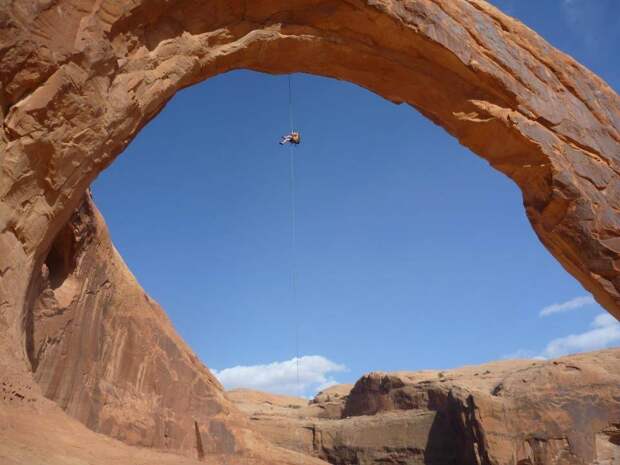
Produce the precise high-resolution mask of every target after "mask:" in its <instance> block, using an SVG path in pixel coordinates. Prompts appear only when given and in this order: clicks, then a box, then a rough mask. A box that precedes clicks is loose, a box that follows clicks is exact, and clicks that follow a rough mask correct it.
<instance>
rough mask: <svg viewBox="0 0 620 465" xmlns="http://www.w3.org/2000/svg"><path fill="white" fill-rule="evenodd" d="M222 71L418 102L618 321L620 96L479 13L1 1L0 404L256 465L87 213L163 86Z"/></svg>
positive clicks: (390, 2)
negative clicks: (2, 393) (92, 195)
mask: <svg viewBox="0 0 620 465" xmlns="http://www.w3.org/2000/svg"><path fill="white" fill-rule="evenodd" d="M237 68H249V69H255V70H260V71H267V72H271V73H285V72H292V71H305V72H309V73H314V74H319V75H324V76H331V77H334V78H338V79H343V80H347V81H350V82H353V83H356V84H359V85H361V86H364V87H366V88H368V89H370V90H372V91H374V92H376V93H378V94H379V95H382V96H383V97H385V98H387V99H389V100H391V101H394V102H396V103H406V104H409V105H412V106H414V107H415V108H417V109H418V110H420V111H421V112H422V113H423V114H424V115H426V116H427V117H429V118H430V119H432V120H433V121H434V122H436V123H437V124H440V125H441V126H443V127H444V128H445V129H446V131H448V132H449V133H450V134H452V135H453V136H454V137H457V138H458V139H459V141H461V143H463V144H464V145H466V146H468V147H469V148H471V149H472V150H473V151H474V152H476V153H477V154H479V155H480V156H482V157H484V158H486V159H487V160H488V161H489V163H490V164H491V165H492V166H493V167H495V168H496V169H498V170H500V171H502V172H503V173H505V174H506V175H507V176H509V177H511V178H512V179H513V180H514V181H515V182H516V183H517V184H518V186H519V187H520V188H521V190H522V191H523V198H524V204H525V208H526V211H527V214H528V217H529V218H530V220H531V223H532V225H533V227H534V229H535V230H536V232H537V234H538V236H539V237H540V239H541V241H542V242H543V243H544V244H545V246H546V247H547V248H548V249H549V250H550V251H551V253H553V254H554V255H555V256H556V257H557V258H558V260H559V261H560V262H561V263H562V264H563V265H564V267H565V268H566V269H567V270H568V271H569V272H570V273H572V274H573V275H574V276H575V277H576V278H577V279H579V280H580V281H581V282H582V283H583V284H584V286H585V287H586V288H588V289H589V290H590V291H591V292H593V294H594V295H595V297H596V298H597V300H598V301H599V302H601V303H602V304H603V305H604V306H605V307H606V308H607V309H608V310H609V311H610V312H611V313H612V314H614V315H615V316H616V317H618V316H620V293H619V289H620V278H619V276H620V273H619V272H620V260H619V258H618V257H619V252H620V243H619V241H620V238H619V237H618V224H619V215H620V195H619V194H620V182H619V177H618V173H619V172H620V168H619V162H620V135H619V134H620V99H619V98H618V96H617V95H616V94H615V93H614V92H613V91H612V90H611V89H610V88H609V87H608V86H607V85H606V84H605V83H604V82H603V81H601V80H600V79H599V78H597V77H596V76H595V75H593V74H592V73H591V72H589V71H588V70H586V69H585V68H583V67H582V66H580V65H579V64H578V63H576V62H575V61H574V60H572V59H571V58H569V57H567V56H566V55H564V54H562V53H560V52H558V51H557V50H555V49H553V48H552V47H551V46H550V45H549V44H547V43H546V42H545V41H544V40H542V39H541V38H540V37H539V36H537V35H536V34H535V33H534V32H532V31H531V30H529V29H527V28H526V27H525V26H523V25H521V24H520V23H518V22H516V21H514V20H513V19H511V18H509V17H506V16H504V15H503V14H501V13H500V12H499V11H497V10H496V9H495V8H493V7H491V6H490V5H488V4H487V3H485V2H483V1H481V0H450V1H447V0H441V1H440V0H412V1H396V0H377V1H369V2H364V1H358V0H346V1H335V0H333V1H330V0H299V1H296V2H289V1H283V0H275V1H252V2H235V1H232V2H231V1H224V0H215V1H210V2H204V1H201V0H172V1H163V0H135V1H131V2H128V1H125V0H102V1H94V0H34V1H33V0H10V1H8V2H4V4H3V5H2V7H0V117H1V118H2V120H3V124H2V126H0V151H1V153H2V156H1V157H0V354H1V356H0V373H1V376H2V382H3V383H5V384H6V385H7V386H11V388H10V392H11V394H10V396H9V398H4V399H2V400H1V401H0V406H4V404H5V403H7V405H9V404H10V405H13V403H15V402H17V403H18V404H19V405H21V403H20V402H22V401H23V402H29V403H30V404H38V403H41V404H42V405H45V406H46V407H45V409H48V408H52V407H50V406H49V404H48V403H46V401H45V400H44V398H43V397H42V395H43V394H44V395H46V396H48V397H49V398H51V399H54V400H55V401H56V402H58V403H59V405H61V406H62V407H63V408H65V410H66V411H67V412H69V413H71V414H72V415H74V416H75V417H76V418H79V419H80V420H81V421H82V422H84V423H85V424H87V425H89V426H90V427H91V428H93V429H95V430H96V431H101V432H105V433H107V434H110V435H112V436H114V437H117V438H121V439H123V440H124V441H126V442H128V443H131V444H143V445H144V444H147V445H153V446H156V447H164V448H170V449H175V450H179V451H182V452H184V453H190V452H191V453H194V452H195V447H196V445H195V444H194V443H193V441H192V439H191V438H192V437H194V438H196V437H197V436H198V437H201V436H202V435H203V434H204V435H206V436H205V438H204V441H202V442H203V447H204V448H205V453H206V454H207V456H208V455H209V454H210V453H211V452H214V453H219V452H226V453H230V452H233V453H234V454H245V457H246V458H247V457H249V456H251V455H252V454H255V453H256V454H259V452H255V451H258V450H259V448H256V449H255V447H258V446H257V445H256V444H258V442H260V441H256V440H254V439H251V438H252V437H253V436H252V435H251V434H250V433H249V432H248V431H247V430H246V429H245V426H243V421H244V420H243V419H242V418H241V417H240V416H239V414H238V412H237V411H236V409H234V407H233V406H231V405H230V404H229V403H228V402H227V401H226V400H225V399H223V398H222V396H221V389H220V387H219V385H217V383H216V382H215V381H214V380H213V378H212V377H211V376H210V374H209V373H208V371H207V370H206V369H205V368H204V367H203V366H202V365H201V364H200V363H199V362H198V361H197V360H195V358H194V357H193V356H192V355H191V352H190V351H189V350H187V348H186V346H185V345H184V344H183V342H182V341H181V340H180V339H179V338H178V336H176V334H175V333H174V331H173V329H172V328H171V327H170V324H169V322H168V321H167V319H166V318H165V316H164V315H163V313H162V312H161V309H159V307H158V306H157V305H156V304H155V303H154V302H152V301H150V299H149V298H148V297H145V296H144V293H143V292H142V291H141V290H140V288H139V286H138V285H137V283H135V280H134V279H133V277H132V276H131V275H130V273H129V272H127V270H126V269H125V268H124V265H121V264H122V261H121V260H120V258H119V257H118V256H117V255H116V254H115V252H113V248H112V247H111V245H110V244H109V242H108V240H107V239H106V238H105V237H104V236H105V234H104V235H101V234H99V235H98V233H97V231H98V229H97V228H98V226H97V225H98V224H99V225H101V224H102V223H101V222H100V221H99V220H98V219H97V218H98V216H97V214H96V211H95V209H94V206H93V205H92V204H90V203H88V202H87V203H86V204H83V203H82V202H83V201H84V200H83V199H84V195H85V192H86V190H87V188H88V186H89V184H90V183H91V182H92V181H93V180H94V179H95V177H96V176H97V174H98V173H99V172H101V171H102V170H103V169H105V167H106V166H108V165H109V164H110V163H111V162H112V161H113V160H114V158H115V157H116V156H117V155H118V154H119V153H121V152H122V150H123V149H124V147H125V146H126V145H127V144H128V143H129V142H130V141H131V139H132V138H133V137H134V136H135V135H136V134H137V132H138V131H139V130H140V128H142V127H143V126H144V125H145V124H147V123H148V121H149V120H150V119H151V118H153V117H154V116H155V115H156V114H157V112H158V111H159V110H160V109H161V108H162V107H163V106H164V105H165V104H166V102H167V101H168V100H169V99H170V98H171V97H172V96H173V95H174V94H175V92H177V91H178V90H179V89H181V88H183V87H185V86H189V85H191V84H193V83H196V82H199V81H201V80H204V79H207V78H209V77H211V76H214V75H216V74H218V73H223V72H226V71H228V70H232V69H237ZM68 223H69V224H68ZM98 248H99V250H97V249H98ZM105 251H107V252H105ZM87 264H89V265H88V266H87ZM61 360H67V361H69V362H70V363H69V362H68V363H65V362H62V361H61ZM35 379H36V381H35ZM188 379H191V380H192V382H191V384H188V385H186V384H184V380H188ZM166 380H168V381H169V382H170V383H171V384H172V385H173V386H175V387H177V388H179V389H182V392H183V393H184V395H186V398H184V399H180V398H178V397H176V396H175V395H174V392H173V391H172V389H170V388H169V386H168V385H167V384H166V385H164V383H166V382H167V381H166ZM37 381H38V382H37ZM39 383H40V384H39ZM181 385H183V387H181ZM20 396H21V397H20ZM121 404H122V405H127V408H128V412H129V413H128V416H127V418H125V417H124V416H123V415H121V414H119V413H118V412H116V411H115V406H118V405H121ZM198 407H200V408H198ZM32 408H34V407H32ZM41 408H43V407H41ZM195 408H196V409H197V410H196V411H194V409H195ZM52 410H53V408H52ZM188 412H191V414H192V416H195V417H198V418H197V420H192V419H190V418H188V416H187V413H188ZM50 415H52V414H51V413H50ZM53 415H56V413H53ZM58 427H59V428H61V427H62V425H60V424H59V426H58ZM196 431H198V435H197V434H196ZM207 439H209V440H207ZM194 442H196V441H194ZM273 454H274V455H273V456H274V457H275V456H276V455H277V454H279V452H273ZM207 458H208V457H207ZM282 460H287V459H286V458H283V459H282Z"/></svg>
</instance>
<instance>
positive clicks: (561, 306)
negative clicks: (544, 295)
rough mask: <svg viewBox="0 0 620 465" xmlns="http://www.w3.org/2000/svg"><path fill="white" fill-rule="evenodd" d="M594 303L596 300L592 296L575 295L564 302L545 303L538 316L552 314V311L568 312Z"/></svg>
mask: <svg viewBox="0 0 620 465" xmlns="http://www.w3.org/2000/svg"><path fill="white" fill-rule="evenodd" d="M595 303H596V302H595V301H594V299H593V298H592V296H580V297H575V298H574V299H571V300H567V301H566V302H561V303H557V304H551V305H547V306H546V307H544V308H543V309H542V310H541V311H540V313H539V314H538V316H540V317H545V316H549V315H553V314H554V313H563V312H568V311H570V310H576V309H578V308H581V307H586V306H588V305H593V304H595Z"/></svg>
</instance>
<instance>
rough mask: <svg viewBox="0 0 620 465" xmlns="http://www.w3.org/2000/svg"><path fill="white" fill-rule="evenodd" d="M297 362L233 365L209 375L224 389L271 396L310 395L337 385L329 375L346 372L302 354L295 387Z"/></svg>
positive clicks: (321, 360) (318, 358)
mask: <svg viewBox="0 0 620 465" xmlns="http://www.w3.org/2000/svg"><path fill="white" fill-rule="evenodd" d="M297 361H298V360H297V358H292V359H291V360H285V361H282V362H273V363H268V364H264V365H251V366H236V367H232V368H225V369H223V370H213V374H215V376H217V378H218V379H219V380H220V382H221V383H222V384H223V385H224V387H225V388H226V389H235V388H248V389H256V390H259V391H266V392H272V393H275V394H288V395H311V394H314V393H316V392H318V391H319V390H322V389H326V388H327V387H329V386H332V385H334V384H337V381H336V380H335V379H334V378H333V374H334V373H339V372H343V371H346V369H347V368H346V366H344V365H340V364H338V363H335V362H332V361H331V360H329V359H327V358H325V357H322V356H320V355H306V356H303V357H300V358H299V384H298V383H297Z"/></svg>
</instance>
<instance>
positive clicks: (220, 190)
mask: <svg viewBox="0 0 620 465" xmlns="http://www.w3.org/2000/svg"><path fill="white" fill-rule="evenodd" d="M494 3H496V4H497V5H498V6H499V7H500V8H502V9H504V10H505V11H507V12H508V13H509V14H511V15H513V16H516V17H518V18H520V19H521V20H523V21H524V22H525V23H526V24H528V25H529V26H530V27H532V28H533V29H535V30H537V31H538V32H539V33H540V34H542V35H543V36H544V37H545V38H546V39H547V40H549V41H550V42H551V43H552V44H553V45H555V46H557V47H558V48H560V49H562V50H564V51H566V52H568V53H570V54H571V55H573V56H574V57H576V58H577V59H578V60H580V61H581V62H582V63H584V64H586V65H587V66H588V67H590V68H591V69H593V70H594V71H595V72H597V73H598V74H599V75H601V76H602V77H603V78H604V79H605V80H607V82H609V83H610V84H611V85H612V87H614V88H615V89H616V90H617V89H619V88H620V62H619V61H618V59H617V57H616V56H615V54H616V53H617V51H616V50H614V49H615V47H616V46H617V44H618V43H620V14H619V13H620V11H619V5H620V3H617V2H615V1H614V0H610V1H605V0H596V1H595V0H571V1H568V0H564V1H560V0H558V1H551V0H549V1H546V2H525V1H517V0H513V1H509V0H506V1H497V2H494ZM293 86H294V98H295V119H296V123H297V126H298V127H299V128H300V129H301V130H302V134H303V144H302V145H301V146H300V147H298V148H296V149H295V152H294V156H295V159H296V167H297V178H296V199H297V268H298V271H299V279H298V303H297V306H296V307H295V306H293V305H292V294H291V288H290V270H291V261H292V259H291V257H292V253H291V248H290V237H291V235H290V229H291V222H290V214H289V213H290V209H289V207H290V197H289V184H288V183H289V179H288V169H289V165H288V151H287V149H285V148H284V149H283V148H282V147H280V146H279V145H278V144H277V141H278V138H279V137H280V135H282V134H284V133H285V132H286V131H287V129H288V114H287V111H288V108H287V78H286V77H284V76H270V75H265V74H258V73H254V72H249V71H236V72H232V73H229V74H226V75H222V76H218V77H216V78H213V79H210V80H208V81H206V82H203V83H201V84H199V85H196V86H193V87H191V88H190V89H187V90H184V91H182V92H180V93H179V94H178V95H177V96H176V97H175V98H174V99H173V100H172V101H171V102H170V103H169V104H168V106H167V107H166V108H165V109H164V111H162V113H161V114H160V115H159V116H158V117H157V118H156V119H155V120H153V121H152V122H151V123H150V124H149V125H148V126H147V127H146V128H144V130H143V131H142V132H141V133H140V134H139V135H138V137H137V138H136V139H135V140H134V141H133V142H132V144H131V145H130V146H129V147H128V148H127V150H126V151H125V153H124V154H123V155H121V157H120V158H119V159H118V160H117V161H116V162H115V163H114V164H113V165H112V166H111V167H110V168H109V169H108V170H106V171H105V172H104V173H103V174H101V175H100V177H99V178H98V179H97V181H96V182H95V184H94V196H95V201H96V203H97V205H98V206H99V208H100V209H101V210H102V212H103V214H104V216H105V218H106V220H107V222H108V225H109V227H110V230H111V234H112V238H113V241H114V243H115V245H116V246H117V248H118V249H119V251H120V252H121V254H122V256H123V257H124V258H125V260H126V262H127V264H128V265H129V267H130V268H131V270H132V271H133V272H134V273H135V275H136V277H137V278H138V280H139V281H140V283H141V284H142V285H143V286H144V288H145V289H146V290H147V292H148V293H149V294H150V295H151V296H153V297H154V298H155V299H157V300H158V301H159V302H160V304H161V305H162V306H163V307H164V308H165V309H166V310H167V312H168V314H169V315H170V318H171V319H172V321H173V323H174V325H175V327H176V328H177V330H178V331H179V332H180V333H181V335H182V336H183V337H184V338H185V340H186V341H187V342H188V343H189V344H190V345H191V347H192V348H193V349H194V350H195V351H196V353H197V354H198V355H199V357H200V358H201V359H202V360H203V361H204V362H205V363H206V364H207V365H208V366H209V367H211V368H212V369H214V370H216V373H217V375H218V376H219V377H220V379H221V380H222V381H223V382H224V384H225V385H226V386H227V387H236V386H248V387H254V388H258V389H265V390H271V391H275V392H285V393H294V392H299V390H298V387H297V385H296V382H295V367H296V363H295V361H294V360H293V358H294V357H295V353H296V352H295V325H296V321H298V322H299V346H300V355H302V356H303V358H302V360H301V368H302V373H301V381H302V386H301V393H303V394H304V395H311V394H312V393H313V392H315V391H316V390H317V389H319V388H321V387H324V386H326V385H327V384H329V383H332V382H354V381H355V380H356V379H357V378H359V376H361V375H362V374H363V373H365V372H368V371H373V370H383V371H389V370H416V369H424V368H449V367H456V366H460V365H463V364H475V363H481V362H485V361H490V360H494V359H499V358H503V357H510V356H525V357H535V356H544V357H553V356H557V355H562V354H564V353H570V352H576V351H580V350H590V349H594V348H597V347H604V346H614V345H618V344H619V343H620V325H618V323H617V322H615V320H612V319H611V317H609V316H607V315H605V314H603V313H602V310H601V308H600V307H599V306H598V305H596V304H594V303H593V301H592V299H591V297H589V296H588V294H587V293H586V292H585V291H584V290H583V288H582V287H581V286H580V285H579V284H578V283H577V282H576V281H575V280H574V279H573V278H572V277H571V276H569V275H568V274H567V273H566V272H565V271H564V270H563V269H562V268H561V267H560V265H559V264H558V263H557V262H556V261H555V259H553V258H552V257H551V255H550V254H549V253H548V252H547V251H546V250H545V249H544V248H543V247H542V245H541V244H540V243H539V241H538V239H537V238H536V236H535V234H534V233H533V231H532V229H531V227H530V225H529V223H528V221H527V219H526V217H525V213H524V211H523V208H522V201H521V196H520V193H519V191H518V189H517V188H516V187H515V186H514V185H513V184H512V183H511V181H509V180H508V179H507V178H505V177H504V176H503V175H501V174H499V173H497V172H495V171H493V170H492V169H491V168H490V167H489V166H488V164H487V163H486V162H485V161H484V160H482V159H480V158H478V157H477V156H475V155H473V154H472V153H471V152H469V151H468V150H467V149H465V148H463V147H461V146H460V145H459V144H458V143H457V142H456V141H455V140H453V139H452V138H451V137H450V136H449V135H448V134H446V133H445V132H444V131H443V130H442V129H440V128H438V127H436V126H434V125H433V124H431V123H430V122H428V121H427V120H425V119H424V118H423V117H422V116H421V115H419V114H418V113H417V112H416V111H415V110H414V109H412V108H410V107H408V106H406V105H401V106H396V105H393V104H391V103H389V102H386V101H384V100H383V99H381V98H379V97H378V96H376V95H374V94H371V93H369V92H368V91H366V90H364V89H361V88H359V87H357V86H354V85H352V84H349V83H344V82H339V81H335V80H329V79H325V78H320V77H316V76H309V75H303V74H296V75H294V76H293Z"/></svg>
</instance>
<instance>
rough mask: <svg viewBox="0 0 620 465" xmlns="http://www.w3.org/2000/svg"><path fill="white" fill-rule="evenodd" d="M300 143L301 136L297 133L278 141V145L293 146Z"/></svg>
mask: <svg viewBox="0 0 620 465" xmlns="http://www.w3.org/2000/svg"><path fill="white" fill-rule="evenodd" d="M300 143H301V135H300V134H299V133H298V132H291V133H290V134H288V135H286V136H282V139H280V145H284V144H295V145H299V144H300Z"/></svg>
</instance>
